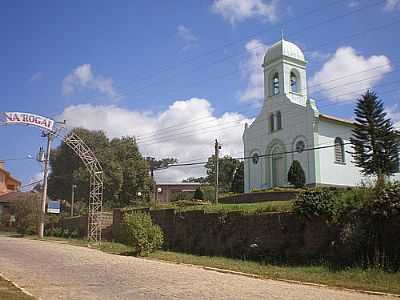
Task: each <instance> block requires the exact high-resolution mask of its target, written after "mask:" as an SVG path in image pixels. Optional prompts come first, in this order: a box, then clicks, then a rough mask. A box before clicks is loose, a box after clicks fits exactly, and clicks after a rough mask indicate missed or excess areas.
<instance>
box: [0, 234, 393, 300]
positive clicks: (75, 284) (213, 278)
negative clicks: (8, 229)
mask: <svg viewBox="0 0 400 300" xmlns="http://www.w3.org/2000/svg"><path fill="white" fill-rule="evenodd" d="M0 273H2V274H3V275H4V276H6V277H7V278H8V279H10V280H12V281H13V282H15V283H16V284H18V285H19V286H20V287H22V288H25V289H26V290H27V291H29V292H30V293H32V294H33V295H34V296H36V297H39V298H41V299H45V300H48V299H274V300H275V299H285V300H291V299H302V300H309V299H321V300H322V299H323V300H325V299H326V300H342V299H343V300H344V299H354V300H371V299H382V300H386V299H391V298H390V297H381V296H371V295H366V294H359V293H353V292H347V291H340V290H335V289H328V288H320V287H314V286H306V285H299V284H290V283H285V282H280V281H274V280H261V279H253V278H248V277H244V276H240V275H232V274H224V273H219V272H215V271H209V270H205V269H202V268H199V267H191V266H185V265H177V264H171V263H165V262H158V261H151V260H146V259H140V258H135V257H126V256H118V255H112V254H106V253H103V252H100V251H97V250H93V249H88V248H83V247H75V246H70V245H65V244H60V243H53V242H43V241H34V240H27V239H17V238H9V237H1V236H0ZM393 299H395V298H393Z"/></svg>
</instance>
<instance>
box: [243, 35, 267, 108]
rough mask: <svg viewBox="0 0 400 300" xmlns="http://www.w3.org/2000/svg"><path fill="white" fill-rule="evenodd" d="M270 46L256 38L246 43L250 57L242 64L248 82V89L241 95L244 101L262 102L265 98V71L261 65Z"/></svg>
mask: <svg viewBox="0 0 400 300" xmlns="http://www.w3.org/2000/svg"><path fill="white" fill-rule="evenodd" d="M268 47H269V46H267V45H265V44H264V43H262V42H261V41H259V40H256V39H253V40H251V41H249V42H247V44H246V50H247V53H248V58H247V61H246V62H245V63H244V64H243V65H242V73H243V75H244V77H245V78H246V79H247V80H248V83H247V88H246V90H245V91H244V92H243V93H242V94H241V96H240V99H241V100H242V101H244V102H254V103H256V104H261V103H262V100H263V99H264V73H263V68H262V66H261V65H262V63H263V59H264V55H265V52H266V51H267V49H268Z"/></svg>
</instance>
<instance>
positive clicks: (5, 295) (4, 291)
mask: <svg viewBox="0 0 400 300" xmlns="http://www.w3.org/2000/svg"><path fill="white" fill-rule="evenodd" d="M0 299H7V300H33V299H35V298H33V297H31V296H28V295H27V294H25V293H23V292H22V291H21V290H20V289H18V288H17V287H16V286H15V285H13V284H12V283H11V282H9V281H7V280H5V279H4V278H2V277H1V276H0Z"/></svg>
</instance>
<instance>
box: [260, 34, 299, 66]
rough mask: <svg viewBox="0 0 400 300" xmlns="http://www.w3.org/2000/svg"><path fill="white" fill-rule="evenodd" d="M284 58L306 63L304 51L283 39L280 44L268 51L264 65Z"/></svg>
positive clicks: (277, 43)
mask: <svg viewBox="0 0 400 300" xmlns="http://www.w3.org/2000/svg"><path fill="white" fill-rule="evenodd" d="M284 56H286V57H291V58H294V59H297V60H300V61H303V62H305V58H304V53H303V51H301V49H300V48H299V47H298V46H297V45H296V44H294V43H292V42H289V41H286V40H284V39H283V38H282V39H281V40H280V41H279V42H276V43H275V44H273V45H272V46H271V47H270V48H269V49H268V50H267V53H266V54H265V57H264V64H265V65H267V64H269V63H271V62H273V61H274V60H276V59H279V58H282V57H284Z"/></svg>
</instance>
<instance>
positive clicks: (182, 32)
mask: <svg viewBox="0 0 400 300" xmlns="http://www.w3.org/2000/svg"><path fill="white" fill-rule="evenodd" d="M177 30H178V36H179V37H180V38H181V39H182V40H183V42H184V43H185V45H184V47H183V50H188V49H190V48H192V47H194V46H196V44H197V37H196V36H195V35H194V34H193V33H192V31H191V30H190V29H189V28H187V27H186V26H184V25H179V26H178V29H177Z"/></svg>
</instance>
